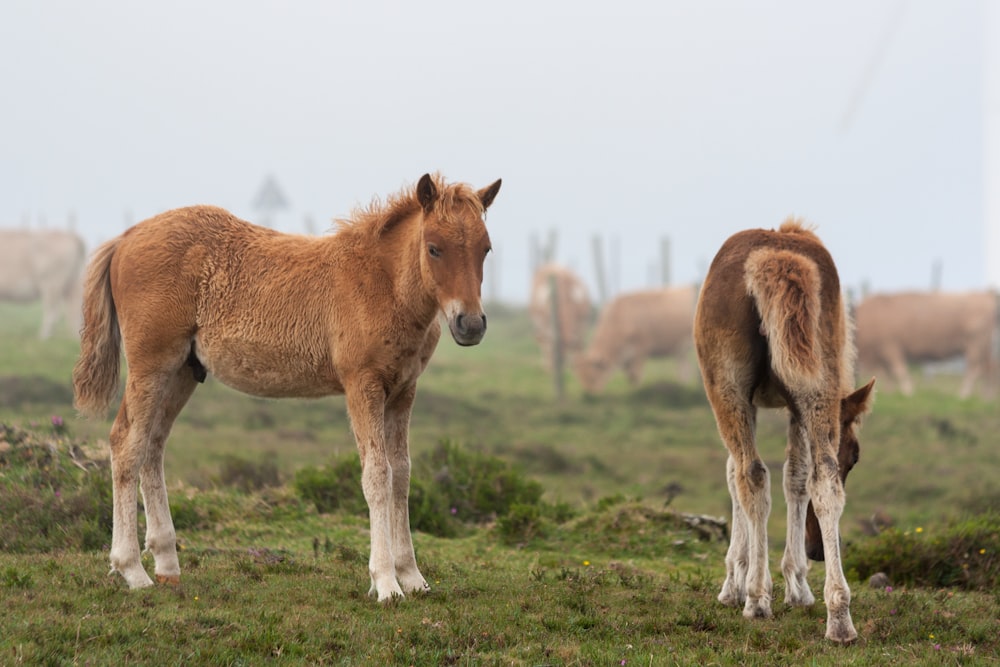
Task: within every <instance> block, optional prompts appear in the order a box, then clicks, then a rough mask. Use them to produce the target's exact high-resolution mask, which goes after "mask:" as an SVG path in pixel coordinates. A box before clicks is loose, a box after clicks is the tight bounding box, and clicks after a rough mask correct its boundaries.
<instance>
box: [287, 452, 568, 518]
mask: <svg viewBox="0 0 1000 667" xmlns="http://www.w3.org/2000/svg"><path fill="white" fill-rule="evenodd" d="M293 485H294V487H295V490H296V492H297V493H298V494H299V495H300V496H301V497H302V498H303V499H305V500H307V501H310V502H312V503H314V504H315V505H316V509H317V511H319V512H333V511H336V510H341V511H344V512H348V513H351V514H358V515H367V513H368V505H367V504H366V502H365V499H364V494H363V492H362V490H361V463H360V461H359V459H358V457H357V456H353V455H352V456H348V457H346V458H344V459H341V460H338V461H335V462H334V463H332V464H331V465H329V466H325V467H322V468H317V467H312V466H310V467H306V468H303V469H302V470H300V471H299V472H298V473H296V475H295V479H294V481H293ZM541 497H542V486H541V484H539V483H538V482H536V481H534V480H531V479H529V478H528V477H527V476H525V474H524V473H523V472H522V471H521V470H520V469H519V468H517V467H514V466H512V465H511V464H509V463H507V462H506V461H503V460H501V459H498V458H496V457H492V456H489V455H487V454H483V453H481V452H476V451H473V450H470V449H465V448H463V447H460V446H459V445H457V444H455V443H453V442H451V441H448V440H443V441H441V442H439V443H438V445H437V446H436V447H435V448H434V449H433V450H431V451H430V452H427V453H425V454H424V455H422V456H420V457H418V458H417V460H416V461H414V463H413V466H412V473H411V475H410V527H411V528H412V529H413V530H419V531H422V532H425V533H429V534H431V535H436V536H438V537H455V536H458V535H462V534H464V533H465V530H466V528H467V527H468V526H474V525H481V524H484V523H489V522H491V521H497V520H499V519H500V518H501V517H504V516H506V515H508V514H509V513H510V511H511V508H513V507H515V506H521V509H519V510H518V512H519V515H525V512H526V510H525V509H524V507H535V508H537V509H536V514H538V516H539V517H541V516H542V515H544V516H546V517H548V518H549V519H551V520H554V521H557V522H562V521H566V520H568V519H569V518H571V517H572V516H573V511H572V509H571V508H570V507H569V506H568V505H565V504H559V505H547V504H545V503H543V502H542V501H541ZM522 523H523V521H522ZM508 529H510V530H512V531H514V532H519V530H516V529H514V528H513V527H512V526H508Z"/></svg>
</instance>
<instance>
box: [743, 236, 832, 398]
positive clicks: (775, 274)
mask: <svg viewBox="0 0 1000 667" xmlns="http://www.w3.org/2000/svg"><path fill="white" fill-rule="evenodd" d="M743 268H744V278H745V280H746V287H747V292H748V293H749V294H750V296H751V297H752V298H753V300H754V303H755V304H756V305H757V312H758V313H760V319H761V333H762V334H763V335H764V336H765V337H766V338H767V341H768V347H769V348H770V351H771V368H772V369H773V370H774V373H775V375H777V376H778V378H779V379H780V380H781V381H782V382H784V383H785V385H787V386H796V387H801V388H803V389H816V388H818V387H819V386H820V384H821V383H822V382H823V364H822V353H821V350H820V335H819V333H820V332H819V316H820V275H819V268H818V267H817V266H816V263H815V262H814V261H813V260H812V259H810V258H808V257H806V256H804V255H800V254H798V253H795V252H791V251H788V250H775V249H773V248H760V249H758V250H755V251H753V252H751V253H750V255H749V256H748V257H747V261H746V263H745V264H744V267H743Z"/></svg>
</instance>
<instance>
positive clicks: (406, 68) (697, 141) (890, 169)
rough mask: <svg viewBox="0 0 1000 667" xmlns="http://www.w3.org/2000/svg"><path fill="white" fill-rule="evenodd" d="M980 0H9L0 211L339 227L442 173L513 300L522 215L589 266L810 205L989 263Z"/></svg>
mask: <svg viewBox="0 0 1000 667" xmlns="http://www.w3.org/2000/svg"><path fill="white" fill-rule="evenodd" d="M984 2H985V0H957V1H953V2H947V3H944V2H935V1H934V0H911V1H910V2H901V1H900V0H840V1H838V2H826V3H805V2H797V1H794V0H771V1H754V2H745V1H741V0H727V1H722V0H718V1H710V0H691V1H689V2H672V1H668V0H649V1H645V2H641V1H635V0H615V1H614V2H608V1H607V0H605V1H602V2H592V1H588V0H584V1H580V0H576V1H573V2H542V1H540V0H530V1H529V0H506V1H505V2H502V3H489V4H486V3H475V2H468V1H455V2H438V1H437V0H432V1H429V2H386V1H383V0H365V1H364V2H335V1H329V0H327V1H319V0H316V1H307V0H300V1H298V2H260V1H255V0H251V1H245V0H240V1H239V2H235V1H232V2H230V1H225V2H207V1H203V0H198V1H194V0H181V1H179V2H178V1H175V2H170V3H135V2H125V1H110V0H103V1H102V0H91V1H90V2H77V1H75V0H46V1H45V2H37V1H35V0H4V2H3V3H2V5H0V86H2V88H0V91H2V92H0V225H2V226H17V225H21V224H24V223H25V222H27V223H29V224H31V225H33V226H34V225H38V224H40V221H42V220H45V221H47V224H48V225H49V226H61V225H64V224H65V223H66V220H67V218H68V217H69V215H70V214H71V212H72V214H73V215H74V216H75V219H76V225H77V228H78V229H79V230H80V231H81V232H82V233H83V235H84V236H85V237H86V239H87V240H88V242H90V243H91V244H94V243H96V242H98V241H102V240H104V239H106V238H109V237H111V236H113V235H115V234H117V233H119V232H121V231H122V230H123V228H124V227H125V225H126V223H127V222H137V221H139V220H142V219H144V218H147V217H149V216H151V215H154V214H156V213H158V212H160V211H163V210H165V209H169V208H174V207H179V206H186V205H189V204H196V203H210V204H216V205H220V206H223V207H226V208H229V209H230V210H232V211H233V212H234V213H236V214H237V215H239V216H241V217H244V218H246V219H249V220H255V219H259V217H260V214H259V212H258V211H256V210H255V209H254V207H253V201H254V198H255V195H256V194H257V191H258V189H259V187H260V185H261V183H262V182H263V181H264V179H265V178H266V177H267V176H268V175H273V176H274V178H275V179H276V180H277V182H278V183H279V184H280V185H281V187H282V189H283V190H284V191H285V193H286V195H287V197H288V199H289V201H290V203H291V207H290V208H289V209H288V210H287V211H285V212H283V213H281V214H279V215H278V216H276V218H275V220H274V224H275V226H277V227H279V228H282V229H286V230H289V231H298V232H301V231H305V226H304V220H305V218H306V216H311V217H312V218H313V219H314V220H315V221H316V225H317V227H318V228H319V229H321V230H326V229H328V228H329V226H330V221H331V219H333V218H334V217H343V216H344V215H346V214H347V213H349V212H350V210H351V208H352V207H354V206H355V205H357V204H363V203H367V202H368V201H369V200H370V199H371V198H372V196H374V195H379V196H382V195H385V194H388V193H391V192H394V191H396V190H398V189H399V188H400V187H402V186H403V185H406V184H410V183H413V182H415V181H416V180H417V179H418V178H419V177H420V175H421V174H423V173H424V172H428V171H441V172H442V173H443V174H444V175H445V176H446V177H447V178H448V179H449V180H460V181H466V182H470V183H472V184H473V185H474V186H476V187H482V186H484V185H487V184H488V183H490V182H492V181H493V180H494V179H496V178H498V177H502V178H503V182H504V183H503V188H502V190H501V192H500V195H499V196H498V198H497V200H496V203H495V204H494V207H493V209H491V211H490V214H489V216H488V220H487V222H488V225H489V228H490V233H491V236H492V238H493V242H494V247H495V249H496V250H497V252H496V254H495V255H494V256H492V257H491V258H490V259H489V260H488V263H489V264H490V269H491V270H492V271H493V276H494V277H493V281H494V282H492V283H491V285H492V286H490V285H488V286H487V291H489V290H496V292H495V293H496V294H498V295H499V296H500V297H501V298H503V299H504V300H508V301H513V302H524V301H526V299H527V292H528V287H527V286H528V281H529V268H530V267H529V262H530V252H529V239H530V238H531V236H532V235H533V234H534V235H536V236H539V237H542V238H544V236H545V235H547V234H548V230H550V229H552V228H555V229H557V230H558V245H557V250H556V258H557V259H558V260H559V261H561V262H563V263H565V264H567V265H569V266H571V267H573V268H575V269H576V270H577V271H578V272H579V273H580V274H582V276H583V277H584V279H585V280H586V281H587V282H588V283H589V284H590V285H591V287H592V289H594V288H595V287H594V286H595V282H594V275H595V274H594V270H593V262H592V254H591V239H592V238H593V237H594V236H595V235H600V236H601V237H602V238H603V241H604V247H605V251H606V253H609V254H610V253H611V250H612V249H617V251H618V255H617V259H615V258H611V259H610V260H609V261H610V262H611V264H612V266H617V267H618V268H617V273H616V275H615V283H616V285H615V287H616V288H617V289H618V290H631V289H638V288H642V287H646V286H648V285H650V284H651V283H652V281H653V280H655V275H656V274H655V267H656V265H657V262H658V260H659V250H660V239H661V238H664V237H667V238H669V239H670V247H671V266H672V277H673V280H674V281H675V282H687V281H693V280H697V279H700V277H701V275H702V274H703V272H704V270H705V269H706V268H707V265H708V263H709V262H710V261H711V259H712V257H713V255H714V254H715V251H716V250H717V249H718V247H719V245H720V244H721V243H722V242H723V241H724V240H725V238H726V237H727V236H729V235H730V234H732V233H733V232H736V231H738V230H740V229H745V228H748V227H773V226H776V225H778V224H780V222H781V221H782V219H784V218H785V217H786V216H788V215H791V214H794V215H798V216H802V217H804V218H805V219H807V220H808V221H810V222H811V223H813V224H815V225H816V226H817V231H818V233H819V234H820V236H821V238H823V239H824V241H825V242H826V244H827V246H828V247H829V248H830V250H831V252H832V253H833V255H834V259H835V260H836V261H837V263H838V265H839V267H840V272H841V278H842V282H844V283H845V284H846V285H848V286H859V285H860V284H861V283H862V282H863V281H867V282H868V283H869V284H870V286H871V288H872V289H875V290H896V289H904V288H920V289H924V288H927V287H929V286H930V282H931V274H932V266H933V265H934V263H935V262H940V265H941V268H942V286H943V287H944V288H946V289H966V288H979V287H983V286H985V281H986V269H985V263H986V262H985V258H984V252H983V235H984V223H983V176H982V136H983V128H982V108H983V90H982V88H983V71H984V69H983V64H982V52H983V35H984V29H983V12H984Z"/></svg>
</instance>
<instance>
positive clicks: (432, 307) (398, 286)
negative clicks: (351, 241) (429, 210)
mask: <svg viewBox="0 0 1000 667" xmlns="http://www.w3.org/2000/svg"><path fill="white" fill-rule="evenodd" d="M372 252H373V253H374V254H376V255H378V257H379V260H380V262H379V265H380V267H381V269H382V271H383V273H384V275H385V276H387V277H388V278H389V280H390V281H391V283H392V294H393V298H394V302H395V309H396V310H401V311H404V312H406V313H408V314H409V315H410V316H411V317H414V318H416V319H417V320H418V321H420V322H423V323H425V324H426V325H430V323H431V322H432V321H433V320H434V318H435V317H436V316H437V310H438V306H437V300H436V299H435V297H434V294H433V293H432V292H430V291H429V290H428V289H427V287H426V286H425V284H424V280H423V276H422V273H421V259H422V255H423V253H424V252H426V250H425V248H424V243H423V238H422V235H421V234H420V221H419V219H416V218H411V219H408V220H406V221H405V222H403V223H400V224H398V225H396V226H394V228H393V229H392V230H390V231H388V232H387V233H386V234H384V235H383V236H382V237H381V238H380V239H379V240H378V241H377V242H376V243H375V244H374V246H373V248H372Z"/></svg>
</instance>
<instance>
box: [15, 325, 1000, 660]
mask: <svg viewBox="0 0 1000 667" xmlns="http://www.w3.org/2000/svg"><path fill="white" fill-rule="evenodd" d="M36 316H37V312H36V311H35V310H34V309H31V308H18V307H11V306H3V307H0V422H3V423H8V424H16V425H19V426H23V427H25V428H29V429H35V430H37V431H41V432H46V431H48V430H51V429H52V426H51V425H52V420H53V417H58V418H59V419H61V420H63V421H64V423H65V428H66V430H68V432H69V433H70V434H72V435H73V436H74V437H75V438H77V439H79V440H82V441H85V442H88V443H93V444H95V445H97V446H98V447H99V446H100V444H101V443H102V442H103V441H106V438H107V433H108V430H109V428H110V415H109V419H107V420H97V421H83V420H79V419H77V418H76V417H75V415H74V414H73V410H72V407H71V404H72V394H71V388H70V385H69V377H70V373H71V369H72V365H73V363H74V361H75V356H76V351H77V344H76V342H75V341H74V340H73V339H71V338H69V337H65V338H61V339H56V340H52V341H48V342H44V343H43V342H39V341H37V340H35V337H34V334H35V331H36V322H37V319H35V318H36ZM957 384H958V382H957V379H956V378H952V377H946V376H939V377H934V378H927V379H923V380H922V381H920V382H919V387H920V389H919V391H918V394H917V395H916V396H914V397H912V398H909V399H907V398H904V397H901V396H898V395H894V394H892V393H880V394H879V395H878V396H877V398H876V401H875V407H874V411H873V414H872V415H870V417H869V418H868V420H867V422H866V424H865V426H864V428H863V430H862V433H861V446H862V451H861V461H860V463H859V464H858V466H857V467H856V468H855V471H854V472H853V473H852V474H851V477H850V479H849V481H848V501H847V508H846V511H845V515H844V519H843V522H842V529H843V534H844V538H845V550H846V551H847V552H848V553H849V552H850V550H851V549H852V546H853V545H861V544H864V543H866V541H868V540H872V539H874V538H871V537H868V535H869V534H870V533H872V532H873V531H874V530H875V525H874V524H878V525H879V526H884V525H885V524H887V523H891V524H893V525H894V526H895V527H896V528H897V529H898V530H899V531H900V533H901V534H906V533H909V534H910V535H911V536H912V537H916V536H918V535H919V536H920V539H926V540H934V539H939V537H940V535H942V534H943V533H944V529H945V526H946V525H948V523H949V522H951V521H953V520H955V519H956V518H959V517H962V516H965V515H968V514H974V513H977V512H982V511H985V510H988V509H994V510H996V509H997V508H998V507H1000V478H998V477H997V475H996V474H995V471H996V470H997V469H998V464H1000V446H998V444H1000V443H998V436H997V435H996V434H997V433H998V432H1000V409H998V405H997V403H996V402H995V401H989V400H985V399H979V398H977V399H972V400H969V401H959V400H957V399H956V398H955V397H954V396H955V393H956V392H955V390H956V388H957ZM567 387H568V396H567V397H566V398H565V399H564V400H562V401H556V400H555V399H554V397H553V396H554V392H553V388H552V382H551V380H550V379H549V378H548V377H547V376H546V374H545V373H544V372H543V370H542V367H541V363H540V355H539V353H538V351H537V350H536V348H535V347H534V344H533V341H532V339H531V336H530V332H529V329H528V321H527V318H526V316H525V314H524V313H523V312H518V311H504V310H503V309H494V310H492V311H491V313H490V332H489V334H488V335H487V337H486V339H485V341H484V342H483V343H482V344H481V345H479V346H478V347H475V348H467V349H466V348H459V347H458V346H456V345H454V344H453V343H452V342H451V341H450V340H448V339H443V340H442V343H441V345H440V346H439V349H438V352H437V354H436V355H435V358H434V359H433V361H432V362H431V366H430V368H429V369H428V371H427V372H426V373H425V375H424V377H423V378H422V380H421V384H420V389H419V391H418V397H417V404H416V408H415V412H414V415H413V420H412V430H411V447H412V450H413V452H414V457H415V458H417V457H419V456H421V455H422V454H423V453H426V452H429V451H430V450H431V449H432V448H433V447H435V446H436V445H437V443H439V442H440V441H441V440H442V439H448V440H451V441H453V442H457V443H461V445H462V446H463V447H465V448H468V449H471V450H475V451H479V452H483V453H486V454H489V455H492V456H496V457H499V458H500V459H502V460H504V461H509V462H511V463H513V464H516V466H518V467H519V469H520V470H522V471H524V473H525V474H526V475H527V476H529V477H530V478H532V479H535V480H538V481H539V482H541V484H542V485H543V488H544V489H545V496H544V497H545V499H546V500H547V501H548V502H551V503H556V502H562V503H566V504H568V505H570V506H572V507H573V508H575V509H576V511H577V512H578V516H577V518H576V519H573V520H572V521H570V522H568V523H565V524H561V525H560V526H558V528H557V529H553V530H552V531H550V533H549V534H547V535H546V536H544V538H542V537H539V538H538V539H533V540H530V541H527V542H526V543H524V544H522V545H513V546H511V545H509V544H507V543H506V542H504V541H503V540H501V539H499V538H498V536H497V534H496V530H495V526H485V527H483V528H481V529H480V530H476V531H473V532H472V533H471V534H470V535H468V536H466V537H463V538H460V539H441V538H435V537H432V536H430V535H425V534H417V536H416V538H415V539H416V544H417V550H418V560H419V561H420V562H421V565H422V569H423V571H424V574H425V576H427V578H428V580H429V581H430V583H431V585H432V588H433V592H432V593H431V594H429V595H426V596H417V597H415V598H411V599H406V600H403V601H399V602H397V603H393V604H390V605H386V606H379V605H376V604H374V603H373V602H371V601H370V600H369V599H368V598H367V597H366V596H365V592H366V591H367V586H368V581H367V576H366V566H365V563H366V562H367V548H368V538H367V534H366V528H367V526H366V523H367V522H366V521H365V520H364V519H363V518H359V517H355V516H349V515H343V514H335V515H318V514H316V513H315V510H310V508H308V507H305V506H304V504H303V503H302V502H301V501H300V500H298V499H296V498H294V497H292V496H293V494H292V493H291V491H290V490H288V488H287V487H285V488H284V489H282V490H277V491H274V490H272V491H270V492H269V494H270V495H267V494H264V495H262V494H260V493H257V494H249V495H247V494H241V493H237V492H234V491H233V490H232V489H229V488H227V487H226V486H225V484H224V480H223V476H222V475H221V472H222V470H223V469H224V467H225V465H226V463H227V461H232V460H233V458H234V457H236V458H238V459H240V460H245V461H248V462H251V463H260V462H262V461H273V462H274V463H275V464H276V465H277V467H278V471H279V473H280V475H281V476H282V478H283V479H286V480H287V479H290V478H291V477H292V476H293V475H294V473H295V472H296V471H297V470H299V469H301V468H302V467H304V466H317V465H323V464H326V463H328V462H330V461H331V460H333V459H334V458H336V457H344V456H349V455H353V452H354V450H355V446H354V442H353V439H352V436H351V434H350V430H349V426H348V421H347V417H346V413H345V408H344V402H343V399H342V398H330V399H322V400H315V401H264V400H259V399H254V398H250V397H246V396H243V395H240V394H238V393H236V392H233V391H231V390H229V389H227V388H226V387H223V386H221V385H220V384H219V383H217V382H213V381H212V379H211V378H210V379H209V381H208V382H207V383H206V384H205V386H203V387H200V388H199V389H198V391H197V392H196V393H195V396H194V398H193V399H192V401H191V403H190V404H189V405H188V407H187V408H186V409H185V411H184V412H183V413H182V414H181V417H180V418H179V419H178V421H177V424H176V425H175V428H174V431H173V434H172V436H171V439H170V442H169V444H168V452H167V462H166V466H167V478H168V483H169V484H170V486H171V500H172V503H173V501H174V499H175V498H179V497H182V496H183V497H185V498H189V499H193V500H191V501H190V502H197V503H205V504H212V505H213V506H217V507H218V508H220V509H219V511H218V513H217V516H216V519H215V520H214V521H213V523H212V525H211V526H207V527H198V528H192V529H189V530H183V529H182V530H179V533H180V540H181V542H182V544H183V546H184V550H183V552H182V568H183V569H184V580H183V581H184V583H183V584H182V586H181V587H179V588H176V589H172V588H157V589H153V590H145V591H138V592H126V591H125V590H124V589H123V586H122V583H121V581H120V580H118V579H116V578H108V577H106V576H105V573H106V570H107V554H106V553H104V552H102V551H100V550H97V551H82V552H81V551H79V550H67V551H60V552H55V553H42V554H19V553H0V596H2V599H3V600H4V601H5V605H6V607H7V609H6V610H5V614H4V615H3V617H2V618H3V620H2V621H0V663H2V664H6V663H8V662H9V663H18V662H26V663H43V664H44V663H49V664H69V663H73V664H106V663H111V662H114V663H116V664H129V663H132V664H149V663H152V662H156V663H159V664H198V663H203V664H257V663H261V662H265V661H272V660H274V661H279V662H287V663H301V664H316V663H326V664H345V665H354V664H477V665H481V664H514V665H540V664H552V665H563V664H588V665H608V664H643V665H645V664H656V665H659V664H768V665H771V664H803V663H815V664H838V665H839V664H864V665H868V664H907V665H910V664H918V663H925V662H927V663H932V664H938V663H947V664H956V663H957V664H995V663H996V662H997V661H998V658H997V653H996V652H997V650H998V647H1000V641H998V639H997V637H998V635H1000V591H997V590H990V589H987V590H981V591H964V590H953V589H935V588H926V589H925V588H916V587H912V586H911V587H908V588H900V587H899V586H895V587H894V588H893V590H887V589H886V588H884V587H881V588H879V589H872V588H869V587H868V585H867V581H862V580H857V579H854V580H852V581H851V585H852V588H853V590H854V592H855V600H854V604H853V605H852V611H853V615H854V619H855V624H856V625H857V627H858V631H859V633H860V634H861V639H860V640H859V642H858V644H857V645H856V646H854V647H851V648H848V649H843V648H840V647H834V646H829V645H827V643H825V642H824V641H823V639H822V636H823V628H822V625H823V622H824V621H825V613H824V611H823V609H822V605H821V604H820V603H817V605H816V606H815V607H814V608H812V609H809V610H801V609H789V608H787V607H784V606H783V605H782V604H780V600H781V595H782V591H781V587H782V583H783V582H782V581H781V577H780V573H779V572H778V568H777V563H778V560H779V559H780V550H781V548H782V546H783V541H784V536H783V531H784V503H783V500H782V498H781V485H780V464H781V461H782V456H783V440H784V430H785V424H784V421H783V418H782V415H781V414H780V413H778V412H771V413H764V414H762V418H761V420H760V426H759V440H760V447H761V450H762V453H763V455H764V458H765V460H766V461H767V462H768V463H769V464H770V466H771V471H772V492H773V494H774V504H773V505H774V511H773V512H772V518H771V522H770V537H771V554H772V557H771V565H772V572H773V573H774V574H775V600H776V603H775V614H776V615H775V618H774V619H773V620H769V621H766V622H758V623H753V622H749V621H747V620H745V619H743V618H742V617H741V616H740V615H739V613H738V611H736V610H732V609H728V608H725V607H722V606H721V605H719V604H718V603H717V602H716V601H715V595H716V594H717V592H718V587H719V585H720V584H721V581H722V576H723V568H722V557H723V555H724V553H725V543H724V542H723V541H720V540H704V539H700V537H699V535H698V534H697V533H696V532H693V531H692V530H691V529H690V528H688V527H686V526H684V525H680V524H677V523H676V522H675V520H674V517H675V515H674V514H673V513H672V512H671V511H666V510H667V509H669V510H676V511H679V512H686V513H694V514H707V515H715V516H720V517H725V516H726V515H728V512H729V498H728V494H727V492H726V488H725V482H724V465H725V448H724V447H723V446H722V445H721V443H720V441H719V438H718V435H717V432H716V430H715V424H714V421H713V419H712V415H711V411H710V409H709V407H708V405H707V402H706V401H705V399H704V396H703V394H702V392H701V388H700V386H697V385H695V384H691V385H690V386H684V385H681V384H678V383H677V382H676V380H675V376H674V373H673V368H672V367H671V365H670V364H669V363H666V362H664V363H654V364H651V365H650V367H649V368H648V369H647V372H646V377H645V380H644V383H643V386H642V387H641V388H639V389H636V390H632V389H630V388H628V387H627V386H626V385H625V382H624V379H623V377H622V376H621V375H620V374H619V375H618V376H616V377H615V378H614V380H613V381H612V382H611V384H610V385H609V387H608V389H607V391H606V392H605V394H604V395H602V396H600V397H586V396H583V395H582V392H581V390H580V388H579V385H578V384H576V383H575V381H574V380H573V379H572V378H567ZM0 483H2V479H0ZM108 483H109V484H110V481H108ZM612 497H613V498H616V500H615V501H614V502H611V501H609V500H608V499H609V498H612ZM668 504H669V508H667V505H668ZM282 508H284V509H282ZM665 508H666V509H665ZM2 511H3V510H2V508H0V516H2ZM175 512H176V510H175ZM25 528H26V529H30V527H25ZM987 555H989V554H987ZM904 556H905V554H904ZM810 577H811V581H812V582H813V590H814V591H815V592H817V593H821V590H822V577H823V567H822V565H818V566H816V567H814V568H813V570H812V572H811V575H810ZM817 597H820V596H819V595H817Z"/></svg>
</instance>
